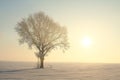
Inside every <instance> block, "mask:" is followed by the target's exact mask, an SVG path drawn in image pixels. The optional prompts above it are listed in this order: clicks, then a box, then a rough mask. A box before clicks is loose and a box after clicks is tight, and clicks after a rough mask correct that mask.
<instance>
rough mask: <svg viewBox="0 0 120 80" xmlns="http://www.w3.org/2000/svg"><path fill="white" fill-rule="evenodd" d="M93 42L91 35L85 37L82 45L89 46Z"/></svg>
mask: <svg viewBox="0 0 120 80" xmlns="http://www.w3.org/2000/svg"><path fill="white" fill-rule="evenodd" d="M91 44H92V41H91V38H89V37H84V38H83V39H82V45H83V46H84V47H89V46H90V45H91Z"/></svg>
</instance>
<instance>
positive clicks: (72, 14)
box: [0, 0, 120, 63]
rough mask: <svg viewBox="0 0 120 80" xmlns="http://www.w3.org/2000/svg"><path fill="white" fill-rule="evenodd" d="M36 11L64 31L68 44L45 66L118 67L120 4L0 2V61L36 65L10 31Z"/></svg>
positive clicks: (99, 0)
mask: <svg viewBox="0 0 120 80" xmlns="http://www.w3.org/2000/svg"><path fill="white" fill-rule="evenodd" d="M40 11H43V12H44V13H45V14H47V15H49V16H50V17H51V18H52V19H53V20H54V21H55V22H58V23H59V24H60V25H62V26H66V27H67V30H68V41H69V43H70V48H69V49H68V50H67V51H65V53H63V52H62V51H61V50H55V51H52V52H50V53H48V56H46V57H45V61H46V62H87V63H89V62H90V63H120V0H0V61H36V57H35V55H34V52H35V51H36V50H35V49H32V50H31V49H29V48H28V46H27V44H23V45H19V42H18V39H19V36H18V35H17V32H16V31H15V29H14V28H15V27H16V26H17V25H16V24H17V22H19V21H21V20H22V18H27V17H28V16H29V15H30V14H34V13H37V12H40Z"/></svg>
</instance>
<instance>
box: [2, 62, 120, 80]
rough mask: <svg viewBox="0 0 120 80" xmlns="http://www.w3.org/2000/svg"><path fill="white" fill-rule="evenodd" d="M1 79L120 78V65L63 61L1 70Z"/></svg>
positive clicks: (86, 79)
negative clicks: (42, 66)
mask: <svg viewBox="0 0 120 80" xmlns="http://www.w3.org/2000/svg"><path fill="white" fill-rule="evenodd" d="M12 67H13V66H12ZM0 80H120V65H118V64H65V63H64V64H63V63H61V64H52V65H50V66H47V67H46V68H45V69H34V68H22V69H21V68H19V69H16V68H15V69H11V70H10V69H9V70H1V71H0Z"/></svg>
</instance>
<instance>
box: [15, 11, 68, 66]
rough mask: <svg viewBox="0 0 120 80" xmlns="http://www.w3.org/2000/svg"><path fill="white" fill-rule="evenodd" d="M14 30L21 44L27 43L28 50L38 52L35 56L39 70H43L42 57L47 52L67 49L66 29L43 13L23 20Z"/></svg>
mask: <svg viewBox="0 0 120 80" xmlns="http://www.w3.org/2000/svg"><path fill="white" fill-rule="evenodd" d="M15 29H16V31H17V33H18V34H19V36H20V39H19V42H20V43H21V44H23V43H27V44H28V46H29V47H30V48H32V47H33V46H34V47H36V48H37V50H38V52H35V54H36V56H37V58H38V59H39V60H38V62H39V63H38V67H39V68H44V57H45V56H46V55H47V53H48V52H50V51H51V50H54V49H56V48H61V49H63V51H64V50H66V49H67V48H68V47H69V46H68V42H67V29H66V27H64V26H60V25H59V24H58V23H56V22H54V21H53V20H52V19H51V18H50V17H49V16H48V15H45V14H44V13H43V12H39V13H35V14H33V15H30V16H28V18H23V19H22V20H21V21H20V22H18V23H17V27H15ZM39 64H40V65H39Z"/></svg>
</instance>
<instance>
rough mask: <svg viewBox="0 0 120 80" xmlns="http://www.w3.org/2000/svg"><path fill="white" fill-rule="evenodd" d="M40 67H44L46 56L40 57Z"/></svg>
mask: <svg viewBox="0 0 120 80" xmlns="http://www.w3.org/2000/svg"><path fill="white" fill-rule="evenodd" d="M40 61H41V62H40V68H41V69H43V68H44V57H41V58H40Z"/></svg>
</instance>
